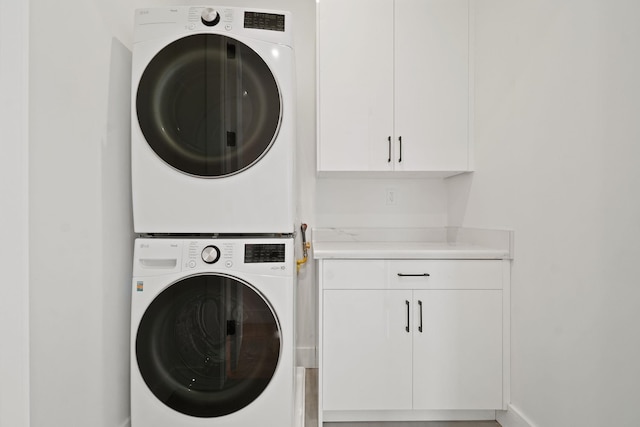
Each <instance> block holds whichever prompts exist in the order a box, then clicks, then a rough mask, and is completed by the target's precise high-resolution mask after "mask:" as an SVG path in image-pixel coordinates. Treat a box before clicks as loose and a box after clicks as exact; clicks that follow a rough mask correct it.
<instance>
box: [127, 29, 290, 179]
mask: <svg viewBox="0 0 640 427" xmlns="http://www.w3.org/2000/svg"><path fill="white" fill-rule="evenodd" d="M136 111H137V115H138V123H139V124H140V129H141V130H142V133H143V134H144V137H145V139H146V141H147V143H148V144H149V146H150V147H151V148H152V149H153V151H155V153H156V154H157V155H158V156H159V157H160V158H161V159H162V160H164V161H165V162H166V163H167V164H169V165H171V166H173V167H174V168H176V169H178V170H180V171H182V172H184V173H187V174H190V175H195V176H201V177H211V178H214V177H224V176H228V175H232V174H235V173H238V172H240V171H242V170H244V169H246V168H248V167H250V166H251V165H253V164H255V163H256V162H257V161H258V160H259V159H260V158H261V157H262V156H263V155H264V154H265V153H266V152H267V151H268V150H269V148H270V147H271V145H272V143H273V141H274V139H275V137H276V135H277V133H278V129H279V124H280V117H281V100H280V93H279V90H278V86H277V84H276V80H275V78H274V76H273V74H272V72H271V70H270V69H269V67H268V66H267V64H266V63H265V62H264V60H263V59H262V58H261V57H260V56H259V55H258V54H257V53H256V52H255V51H254V50H253V49H251V48H250V47H248V46H247V45H245V44H244V43H242V42H240V41H238V40H235V39H233V38H230V37H226V36H222V35H218V34H196V35H192V36H188V37H184V38H182V39H179V40H176V41H174V42H173V43H171V44H169V45H168V46H166V47H165V48H164V49H162V50H161V51H160V52H159V53H158V54H157V55H156V56H155V57H154V58H153V59H152V60H151V62H150V63H149V64H148V66H147V68H146V69H145V71H144V73H143V74H142V77H141V79H140V82H139V84H138V92H137V98H136Z"/></svg>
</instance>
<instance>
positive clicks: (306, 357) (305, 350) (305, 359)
mask: <svg viewBox="0 0 640 427" xmlns="http://www.w3.org/2000/svg"><path fill="white" fill-rule="evenodd" d="M296 366H302V367H305V368H317V367H318V360H317V357H316V348H315V347H297V348H296Z"/></svg>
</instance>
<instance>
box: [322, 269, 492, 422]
mask: <svg viewBox="0 0 640 427" xmlns="http://www.w3.org/2000/svg"><path fill="white" fill-rule="evenodd" d="M503 266H504V265H503V261H501V260H424V261H422V260H409V261H407V260H322V261H321V263H320V270H321V274H320V278H321V295H322V306H321V325H320V327H321V348H320V355H321V361H320V371H321V396H322V397H321V402H322V408H321V410H324V411H343V412H344V411H404V412H407V411H408V412H411V411H424V410H436V411H441V410H465V411H466V410H492V409H501V408H502V407H503V372H504V371H503V368H504V366H503V355H504V352H503V331H504V328H503V322H504V317H503V304H504V300H503Z"/></svg>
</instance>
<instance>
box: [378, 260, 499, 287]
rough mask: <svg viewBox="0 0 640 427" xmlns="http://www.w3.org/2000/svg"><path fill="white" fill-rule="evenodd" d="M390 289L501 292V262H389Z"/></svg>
mask: <svg viewBox="0 0 640 427" xmlns="http://www.w3.org/2000/svg"><path fill="white" fill-rule="evenodd" d="M389 287H390V288H391V289H502V261H499V260H397V261H390V262H389Z"/></svg>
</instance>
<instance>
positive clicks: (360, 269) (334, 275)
mask: <svg viewBox="0 0 640 427" xmlns="http://www.w3.org/2000/svg"><path fill="white" fill-rule="evenodd" d="M386 278H387V275H386V270H385V262H384V261H382V260H325V261H323V263H322V287H323V288H324V289H383V288H385V281H386Z"/></svg>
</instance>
